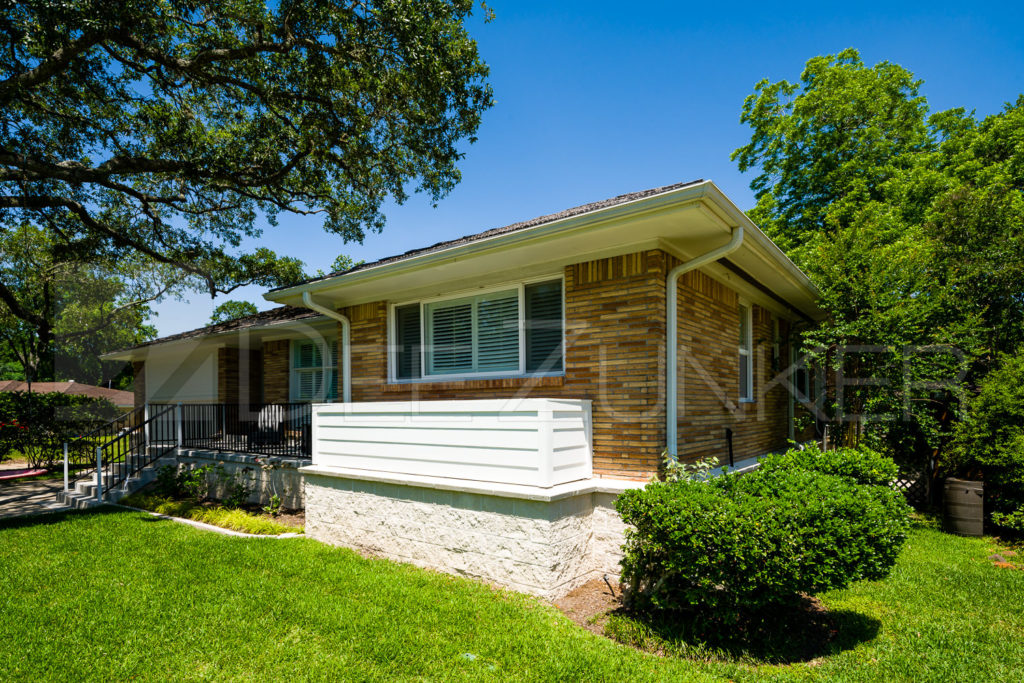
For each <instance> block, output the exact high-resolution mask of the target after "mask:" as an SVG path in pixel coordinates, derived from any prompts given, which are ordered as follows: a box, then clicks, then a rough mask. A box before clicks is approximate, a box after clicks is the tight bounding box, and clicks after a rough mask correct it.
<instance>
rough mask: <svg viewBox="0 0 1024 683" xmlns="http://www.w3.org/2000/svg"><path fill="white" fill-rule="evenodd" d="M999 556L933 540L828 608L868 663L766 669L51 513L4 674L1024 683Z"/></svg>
mask: <svg viewBox="0 0 1024 683" xmlns="http://www.w3.org/2000/svg"><path fill="white" fill-rule="evenodd" d="M990 547H991V545H990V543H988V542H987V541H985V540H970V539H960V538H955V537H951V536H946V535H944V534H941V533H939V532H937V531H934V530H930V529H924V528H919V529H916V530H915V531H914V533H913V536H912V538H911V540H910V543H909V545H908V547H907V549H906V551H905V552H904V553H903V556H902V557H901V559H900V562H899V564H898V566H897V567H896V570H895V571H894V573H893V575H892V576H891V577H890V578H889V579H887V580H886V581H884V582H880V583H875V584H863V585H858V586H856V587H854V588H852V589H850V590H847V591H838V592H834V593H831V594H828V595H826V596H824V601H825V602H826V604H827V605H828V606H829V607H830V608H831V609H833V610H839V611H842V612H843V613H844V614H846V615H847V617H845V618H844V619H843V620H842V621H841V623H847V622H851V621H852V622H856V623H858V624H860V627H859V630H858V632H857V634H854V635H855V636H856V637H847V638H843V637H840V638H838V639H837V642H841V643H844V644H845V645H848V646H849V647H850V648H851V649H846V650H844V651H841V652H837V653H835V654H831V655H829V656H826V657H823V658H821V659H820V660H814V661H811V662H807V663H800V664H795V665H792V666H753V665H750V664H736V663H728V662H711V663H703V662H693V661H688V660H679V659H671V658H660V657H656V656H654V655H648V654H642V653H639V652H637V651H635V650H632V649H630V648H627V647H624V646H621V645H617V644H615V643H612V642H610V641H608V640H606V639H603V638H600V637H597V636H594V635H591V634H590V633H587V632H584V631H582V630H581V629H579V628H578V627H576V626H575V625H573V624H572V623H571V622H569V621H568V620H567V619H565V618H564V617H562V616H561V614H560V613H558V612H557V611H555V610H554V609H553V608H550V607H547V606H545V605H542V604H540V603H539V602H537V601H535V600H532V599H530V598H527V597H523V596H519V595H516V594H511V593H502V592H495V591H492V590H491V589H489V588H487V587H485V586H483V585H481V584H478V583H476V582H473V581H468V580H462V579H457V578H453V577H448V576H445V575H441V574H435V573H432V572H426V571H422V570H418V569H415V568H413V567H410V566H406V565H398V564H394V563H390V562H385V561H381V560H367V559H363V558H361V557H359V556H358V555H356V554H355V553H352V552H349V551H347V550H343V549H338V548H330V547H327V546H324V545H321V544H319V543H317V542H315V541H311V540H309V539H302V538H295V539H286V540H269V539H266V540H263V539H237V538H229V537H225V536H221V535H218V534H214V533H211V532H205V531H200V530H197V529H193V528H191V527H187V526H185V525H182V524H177V523H175V522H171V521H164V520H160V519H158V518H154V517H151V516H148V515H145V514H142V513H135V512H130V511H123V510H120V509H117V510H115V509H107V510H103V511H99V512H87V513H74V514H69V515H53V516H49V517H42V518H36V519H34V520H29V521H22V522H20V523H12V522H8V523H7V524H5V525H0V615H2V618H0V644H2V645H0V672H2V674H0V677H2V678H3V679H5V680H40V679H46V680H55V679H56V680H124V679H133V680H207V679H210V680H282V679H294V680H304V679H313V680H353V679H355V680H385V679H396V678H397V679H404V680H410V679H412V680H446V681H447V680H462V679H468V680H550V679H561V680H608V681H615V680H694V679H697V680H704V679H723V678H729V679H734V680H755V679H757V680H760V679H771V678H777V677H783V678H795V679H820V680H830V681H832V680H864V681H868V680H884V679H888V680H899V679H902V680H913V681H922V680H970V681H982V680H1022V679H1024V647H1022V646H1021V643H1022V642H1024V609H1022V605H1024V572H1021V571H1014V570H1006V569H999V568H995V567H993V566H992V563H991V562H990V561H988V560H987V559H986V558H987V555H988V554H990V552H991V550H990ZM865 623H868V624H872V625H873V626H872V628H870V629H868V630H867V635H866V634H865V632H864V629H863V628H862V627H863V624H865ZM872 634H873V635H872ZM868 636H870V638H869V639H865V638H868Z"/></svg>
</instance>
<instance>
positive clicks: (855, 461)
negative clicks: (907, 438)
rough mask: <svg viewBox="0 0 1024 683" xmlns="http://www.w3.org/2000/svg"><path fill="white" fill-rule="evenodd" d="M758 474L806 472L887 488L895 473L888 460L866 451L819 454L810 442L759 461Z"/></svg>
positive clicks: (893, 464) (825, 452) (891, 460)
mask: <svg viewBox="0 0 1024 683" xmlns="http://www.w3.org/2000/svg"><path fill="white" fill-rule="evenodd" d="M760 469H761V471H763V472H764V471H767V472H775V471H778V470H791V469H800V470H809V471H812V472H821V473H822V474H834V475H836V476H840V477H848V478H850V479H853V480H854V481H856V482H857V483H858V484H871V485H874V486H890V485H892V483H893V481H895V480H896V477H897V475H898V474H899V467H898V466H897V465H896V463H895V462H894V461H893V459H892V458H889V457H886V456H884V455H882V454H881V453H878V452H877V451H873V450H871V449H870V448H864V447H860V448H837V449H836V450H834V451H823V450H821V449H820V448H818V444H816V443H814V444H811V445H809V446H807V447H806V448H804V449H803V450H800V449H798V448H794V449H791V450H788V451H786V452H784V453H773V454H771V455H768V456H766V457H764V458H762V459H761V467H760Z"/></svg>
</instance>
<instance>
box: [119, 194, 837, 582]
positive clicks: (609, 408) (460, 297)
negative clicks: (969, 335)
mask: <svg viewBox="0 0 1024 683" xmlns="http://www.w3.org/2000/svg"><path fill="white" fill-rule="evenodd" d="M265 297H266V298H267V299H268V300H270V301H274V302H276V303H281V304H285V306H286V307H284V308H278V309H275V310H272V311H269V312H267V313H261V314H259V315H257V316H252V317H250V318H245V319H242V320H238V321H233V322H231V323H225V324H222V325H217V326H211V327H208V328H203V329H201V330H196V331H194V332H189V333H185V334H183V335H176V336H175V337H168V338H165V339H160V340H156V341H155V342H152V343H150V344H148V345H145V346H142V347H138V348H136V349H130V350H127V351H125V352H120V353H118V354H111V355H110V356H108V357H107V358H108V359H115V358H119V359H123V360H130V361H132V362H133V363H134V364H135V370H136V377H137V381H136V394H137V399H136V400H137V401H140V402H141V401H143V400H146V401H149V402H176V401H184V402H204V403H213V404H217V403H232V404H239V403H241V404H247V405H248V406H249V407H248V408H245V409H244V410H248V413H249V414H250V415H260V414H262V415H267V414H269V413H267V412H266V411H267V410H269V409H267V408H265V407H264V406H262V405H257V404H262V403H284V402H305V401H310V402H314V403H317V404H321V403H322V404H325V405H316V406H314V408H313V409H312V430H311V437H310V449H309V450H310V451H311V453H310V455H311V462H310V463H309V464H308V465H307V466H305V467H303V468H302V469H301V473H302V476H303V480H304V482H303V486H304V492H305V506H306V520H307V534H308V535H310V536H312V537H314V538H320V539H323V540H326V541H330V542H335V543H340V544H343V545H349V546H354V547H358V548H363V549H367V550H371V551H373V552H376V553H380V554H384V555H387V556H390V557H394V558H396V559H401V560H406V561H410V562H414V563H417V564H421V565H425V566H431V567H436V568H439V569H443V570H446V571H453V572H457V573H464V574H468V575H472V576H477V577H481V578H484V579H487V580H490V581H493V582H495V583H499V584H502V585H506V586H510V587H513V588H516V589H519V590H524V591H527V592H531V593H535V594H539V595H544V596H548V597H552V596H556V595H559V594H563V593H565V592H567V591H568V590H571V589H572V588H573V587H575V586H576V585H578V584H579V583H581V582H583V581H585V580H587V579H589V578H591V577H593V576H600V575H601V574H604V573H612V574H617V573H618V568H617V559H618V552H619V548H618V547H619V545H620V544H621V542H622V537H621V532H622V528H621V522H620V521H619V520H618V517H617V515H616V514H615V512H614V510H613V508H612V501H613V500H614V497H615V496H616V495H617V494H618V493H619V492H621V491H622V490H624V489H625V488H628V487H631V486H638V485H642V483H643V482H645V481H648V480H649V479H650V478H652V477H653V476H655V475H656V474H657V472H658V470H659V466H660V463H661V459H662V452H663V451H664V450H665V449H666V447H668V448H669V450H671V451H673V452H675V453H677V454H678V456H679V457H680V458H681V459H683V460H687V461H693V460H696V459H699V458H704V457H712V456H714V457H718V458H719V459H720V461H721V462H723V463H724V462H727V461H728V459H729V458H730V455H731V457H732V458H733V459H734V460H735V461H736V462H741V461H744V460H749V459H751V458H754V457H756V456H759V455H761V454H764V453H766V452H769V451H772V450H775V449H780V448H783V447H784V446H785V445H786V443H787V440H788V439H790V438H793V437H794V436H795V435H796V432H795V431H794V426H793V423H794V415H796V414H797V412H798V411H800V403H801V399H803V397H804V394H807V393H810V392H809V390H808V388H806V387H804V388H803V391H802V393H801V392H793V391H791V390H790V388H791V384H792V383H795V382H798V381H800V377H801V374H800V373H798V372H797V371H796V370H797V368H796V367H795V366H793V364H792V363H793V360H794V356H793V351H792V349H793V348H794V344H793V343H792V340H793V339H794V337H795V335H796V334H798V333H799V330H800V329H801V327H802V326H804V325H806V324H808V323H810V322H812V321H814V320H815V319H817V318H818V317H820V315H821V311H820V309H819V308H818V306H817V304H816V298H817V292H816V290H815V289H814V287H813V286H812V284H811V283H810V281H809V280H808V279H807V277H806V276H805V275H804V274H803V273H801V272H800V271H799V270H798V269H797V268H796V266H795V265H794V264H793V263H792V262H791V261H790V260H789V259H788V258H787V257H786V256H785V255H784V254H783V253H782V252H781V251H780V250H779V249H778V247H776V246H775V245H774V244H773V243H772V242H771V241H770V240H769V239H768V238H767V237H766V236H765V235H764V234H763V233H762V232H761V231H760V230H759V229H758V228H757V227H756V226H755V225H753V224H752V223H751V222H750V221H749V220H748V219H747V217H746V216H745V215H744V214H743V213H742V212H741V211H739V209H737V208H736V206H735V205H733V204H732V202H730V201H729V200H728V199H727V198H726V197H725V196H724V195H723V194H722V193H721V191H720V190H719V189H718V188H717V187H716V186H715V185H714V184H713V183H711V182H707V181H696V182H692V183H684V184H679V185H672V186H667V187H661V188H656V189H653V190H648V191H644V192H637V193H633V194H627V195H621V196H619V197H614V198H612V199H609V200H606V201H602V202H597V203H593V204H587V205H585V206H580V207H577V208H574V209H569V210H567V211H563V212H561V213H558V214H554V215H550V216H543V217H540V218H537V219H534V220H531V221H526V222H523V223H517V224H514V225H510V226H507V227H504V228H498V229H495V230H489V231H486V232H482V233H479V234H476V235H472V236H469V237H465V238H462V239H458V240H453V241H450V242H442V243H439V244H435V245H434V246H431V247H427V248H425V249H420V250H416V251H410V252H406V253H405V254H402V255H400V256H395V257H392V258H387V259H382V260H380V261H377V262H374V263H367V264H363V265H360V266H357V267H355V268H353V269H351V270H348V271H345V272H342V273H335V274H332V275H329V276H326V277H322V278H318V279H315V280H311V281H309V282H305V283H302V284H300V285H296V286H293V287H288V288H282V289H277V290H273V291H271V292H269V293H267V294H266V295H265ZM673 301H674V305H673ZM802 376H806V373H802ZM668 415H671V416H673V417H672V418H667V417H666V416H668ZM218 429H221V427H217V426H211V427H210V430H209V431H211V432H212V433H213V436H214V437H218V436H219V435H221V432H220V431H218ZM224 431H228V430H226V429H225V430H224ZM284 431H285V430H282V433H284ZM291 433H297V432H295V430H294V429H293V430H291Z"/></svg>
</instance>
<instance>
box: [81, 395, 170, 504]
mask: <svg viewBox="0 0 1024 683" xmlns="http://www.w3.org/2000/svg"><path fill="white" fill-rule="evenodd" d="M174 412H175V409H174V407H173V406H167V407H165V408H160V409H156V410H153V409H151V410H150V411H149V413H150V414H149V415H148V416H147V417H146V419H144V420H142V421H141V422H139V423H138V424H136V425H135V426H134V427H132V428H131V429H127V430H124V431H122V432H119V433H118V434H117V435H116V436H115V437H114V438H113V439H110V440H109V441H107V442H106V443H103V444H101V445H99V446H97V465H98V467H99V468H100V471H101V472H102V477H101V479H100V481H101V484H102V486H101V491H109V490H111V489H114V488H117V487H118V486H120V485H121V484H123V483H124V482H125V481H127V480H128V479H129V478H130V477H132V476H133V475H135V474H138V473H139V472H141V471H142V470H143V468H145V467H146V466H147V465H151V464H152V463H154V462H156V461H157V460H159V459H160V458H162V457H164V456H165V455H169V454H170V453H171V451H173V450H175V449H176V448H177V447H178V429H177V420H176V419H175V415H174Z"/></svg>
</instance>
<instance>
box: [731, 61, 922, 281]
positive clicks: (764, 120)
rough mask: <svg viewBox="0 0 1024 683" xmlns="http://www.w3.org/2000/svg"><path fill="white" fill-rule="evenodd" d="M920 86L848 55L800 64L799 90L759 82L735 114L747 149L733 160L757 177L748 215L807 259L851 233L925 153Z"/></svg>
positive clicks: (893, 68)
mask: <svg viewBox="0 0 1024 683" xmlns="http://www.w3.org/2000/svg"><path fill="white" fill-rule="evenodd" d="M920 85H921V82H920V81H918V80H916V79H915V78H914V76H913V74H911V73H910V72H909V71H907V70H906V69H904V68H903V67H901V66H898V65H896V64H890V63H889V62H882V63H880V64H877V65H875V66H873V67H870V68H869V67H866V66H865V65H864V62H863V61H862V60H861V58H860V54H859V53H858V52H857V51H856V50H853V49H847V50H843V51H842V52H840V53H839V54H837V55H830V56H825V57H815V58H813V59H810V60H808V62H807V65H806V67H805V68H804V71H803V73H802V74H801V75H800V82H799V83H791V82H789V81H785V80H783V81H779V82H777V83H772V82H771V81H769V80H767V79H765V80H763V81H761V82H759V83H758V84H757V85H756V86H755V90H754V93H753V94H752V95H750V96H749V97H747V99H746V100H745V101H744V103H743V113H742V115H741V116H740V121H741V122H742V123H745V124H747V125H749V126H750V127H751V129H752V130H753V134H752V136H751V141H750V143H749V144H747V145H744V146H743V147H740V148H739V149H737V150H736V151H734V152H733V153H732V158H733V159H734V160H735V161H736V162H737V163H738V165H739V168H740V170H741V171H754V170H756V171H757V172H758V174H757V175H756V176H755V177H754V179H753V181H752V182H751V184H750V187H751V189H752V190H754V193H755V196H756V197H757V206H756V207H755V208H754V209H753V210H752V211H751V212H750V213H751V217H752V218H753V219H754V220H755V221H757V222H758V223H759V224H760V225H761V227H762V228H764V230H765V231H766V232H767V233H768V235H769V236H770V237H771V238H772V239H773V240H775V241H776V242H777V243H778V244H779V246H781V247H782V248H783V249H784V250H786V251H787V253H790V254H791V255H793V256H795V257H796V258H797V260H800V261H803V260H806V259H805V258H801V256H802V254H804V253H807V252H805V251H804V249H805V248H807V246H808V245H807V243H808V241H809V240H811V238H812V237H813V236H814V235H817V234H820V233H822V232H825V233H828V232H832V231H834V230H835V229H837V228H839V227H842V226H844V225H849V224H850V223H851V220H852V214H855V213H856V212H857V210H858V209H859V207H860V206H862V205H863V204H864V203H866V202H870V201H875V200H879V199H881V198H882V196H883V194H884V193H883V187H884V186H885V184H886V183H887V182H888V181H890V180H892V179H893V178H894V177H896V176H897V175H899V174H900V173H901V172H903V171H905V170H906V169H908V168H911V167H912V166H913V165H914V158H915V155H916V154H917V153H918V152H921V151H925V150H928V149H930V146H931V140H930V138H929V136H928V129H927V126H926V122H925V117H926V114H927V104H926V102H925V99H924V97H922V96H921V95H920V94H919V88H920ZM811 257H812V258H813V256H811Z"/></svg>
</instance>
